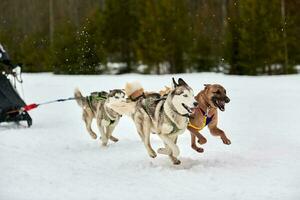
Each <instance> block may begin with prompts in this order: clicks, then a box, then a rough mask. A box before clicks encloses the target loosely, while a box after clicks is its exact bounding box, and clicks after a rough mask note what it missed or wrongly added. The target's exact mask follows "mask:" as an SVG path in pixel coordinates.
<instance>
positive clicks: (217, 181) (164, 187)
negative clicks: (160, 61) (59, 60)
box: [0, 73, 300, 200]
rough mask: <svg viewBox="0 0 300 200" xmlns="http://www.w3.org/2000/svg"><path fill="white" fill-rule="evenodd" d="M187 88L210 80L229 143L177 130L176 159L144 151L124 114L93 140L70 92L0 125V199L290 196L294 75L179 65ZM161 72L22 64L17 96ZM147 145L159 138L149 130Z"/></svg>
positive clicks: (299, 154)
mask: <svg viewBox="0 0 300 200" xmlns="http://www.w3.org/2000/svg"><path fill="white" fill-rule="evenodd" d="M174 76H175V77H182V78H184V79H185V80H186V82H187V83H189V84H190V85H191V86H192V87H193V88H194V91H195V93H196V92H198V91H199V90H201V89H202V88H203V84H204V83H220V84H222V85H224V86H225V88H226V89H227V92H228V95H229V97H230V98H231V102H230V103H229V104H228V105H227V106H226V111H225V112H224V113H220V116H219V126H220V128H222V129H223V130H224V131H225V132H226V133H227V135H228V137H229V138H230V139H231V142H232V144H231V145H230V146H226V145H224V144H223V143H222V142H221V140H220V139H219V138H215V137H213V136H211V135H210V134H209V133H208V131H207V129H204V131H202V133H203V134H204V135H205V137H206V138H207V139H208V143H207V144H205V145H203V147H204V149H205V152H204V153H203V154H199V153H197V152H195V151H194V150H192V149H191V148H190V136H189V133H188V132H187V131H186V132H185V133H184V134H183V135H181V136H180V137H179V141H178V143H179V147H180V150H181V154H180V159H181V161H182V164H181V165H179V166H174V165H172V163H171V162H170V160H169V159H168V157H166V156H164V155H158V157H157V158H155V159H152V158H150V157H148V155H147V153H146V150H145V148H144V146H143V144H142V143H141V141H140V139H139V137H138V134H137V133H136V129H135V128H134V124H133V122H132V121H131V119H129V118H128V117H126V116H124V117H123V118H122V119H121V121H120V124H119V125H118V127H117V128H116V130H115V132H114V135H115V136H116V137H118V138H119V139H120V141H119V142H118V143H110V144H109V146H108V147H102V146H101V145H100V143H99V140H97V141H95V140H92V139H91V138H90V136H89V135H88V133H87V132H86V130H85V127H84V124H83V122H82V120H81V109H80V108H79V107H78V106H77V104H76V103H75V102H73V101H70V102H64V103H56V104H51V105H47V106H41V107H39V108H38V109H36V110H33V111H32V112H31V116H32V118H33V126H32V127H31V128H22V127H17V126H16V125H12V124H2V125H1V126H0V136H1V140H0V177H1V179H0V199H1V200H2V199H3V200H40V199H43V200H48V199H49V200H50V199H51V200H53V199H56V200H60V199H61V200H66V199H72V200H81V199H85V200H96V199H101V200H110V199H122V200H123V199H124V200H132V199H143V200H144V199H145V200H148V199H149V200H153V199H174V200H177V199H189V200H193V199H197V200H198V199H199V200H200V199H205V200H207V199H223V200H225V199H229V200H235V199H236V200H250V199H251V200H252V199H255V200H261V199H272V200H274V199H278V200H282V199H285V200H288V199H295V200H297V199H300V191H299V186H300V170H299V169H300V148H299V147H300V133H299V128H298V126H299V116H298V115H299V111H300V110H299V102H300V93H299V91H300V75H289V76H272V77H266V76H263V77H247V76H243V77H241V76H228V75H222V74H214V73H201V74H180V75H174ZM171 77H172V76H171V75H161V76H154V75H152V76H150V75H147V76H146V75H137V74H129V75H119V76H117V75H110V76H109V75H105V76H62V75H60V76H58V75H52V74H48V73H46V74H24V77H23V78H24V91H25V95H26V101H27V103H33V102H35V103H41V102H44V101H48V100H53V99H57V98H64V97H70V96H72V95H73V90H74V88H75V87H79V88H80V89H81V90H82V92H83V93H84V94H89V93H90V92H92V91H100V90H108V89H112V88H123V87H124V85H125V83H126V82H128V81H136V80H139V81H140V82H141V84H142V85H143V86H144V88H145V90H148V91H158V90H160V89H161V88H163V87H164V86H165V85H170V84H171ZM94 130H97V129H96V126H94ZM151 140H152V144H153V147H154V149H157V148H158V147H161V146H162V142H161V141H160V139H159V138H158V137H157V136H156V135H152V137H151Z"/></svg>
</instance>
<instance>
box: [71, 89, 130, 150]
mask: <svg viewBox="0 0 300 200" xmlns="http://www.w3.org/2000/svg"><path fill="white" fill-rule="evenodd" d="M74 96H75V98H76V101H77V103H78V105H79V106H80V107H81V108H82V111H83V112H82V119H83V121H84V122H85V125H86V129H87V131H88V133H89V134H90V135H91V137H92V138H93V139H97V134H96V133H95V132H94V131H93V130H92V127H91V124H92V121H93V119H96V122H97V126H98V129H99V132H100V133H101V137H100V139H101V141H102V145H103V146H106V145H107V143H108V140H112V141H113V142H117V141H118V139H117V138H115V137H114V136H112V132H113V130H114V128H115V127H116V125H117V124H118V122H119V119H120V118H121V116H122V115H121V114H119V113H118V112H117V111H115V110H114V109H113V108H111V107H110V104H113V103H118V102H123V101H124V102H125V100H126V99H125V92H124V91H123V90H119V89H115V90H110V91H109V92H108V93H107V92H93V93H91V95H90V96H87V97H83V96H82V94H81V92H80V91H79V89H75V92H74Z"/></svg>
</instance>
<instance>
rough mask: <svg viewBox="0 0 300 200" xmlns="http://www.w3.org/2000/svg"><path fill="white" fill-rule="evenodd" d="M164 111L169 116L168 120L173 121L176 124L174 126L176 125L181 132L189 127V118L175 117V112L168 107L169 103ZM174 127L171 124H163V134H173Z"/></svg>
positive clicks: (165, 105)
mask: <svg viewBox="0 0 300 200" xmlns="http://www.w3.org/2000/svg"><path fill="white" fill-rule="evenodd" d="M164 111H165V113H166V115H167V116H168V118H169V119H170V120H172V123H174V125H176V127H177V128H178V129H179V130H182V129H185V128H186V126H187V118H185V117H182V116H178V117H176V116H174V111H172V109H171V108H170V106H169V105H168V103H165V104H164ZM174 125H173V126H172V125H170V124H169V123H163V125H162V133H171V132H172V131H173V129H174Z"/></svg>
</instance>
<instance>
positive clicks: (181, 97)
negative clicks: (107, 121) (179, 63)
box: [120, 78, 197, 164]
mask: <svg viewBox="0 0 300 200" xmlns="http://www.w3.org/2000/svg"><path fill="white" fill-rule="evenodd" d="M127 95H128V94H127ZM128 96H130V95H128ZM196 104H197V102H196V101H195V100H194V92H193V90H192V89H191V88H190V87H189V86H188V84H186V82H185V81H184V80H183V79H181V78H180V79H178V83H176V81H175V80H174V79H173V87H172V89H171V90H170V92H169V94H168V95H167V96H166V97H162V96H160V95H159V94H157V93H152V94H149V95H144V96H142V97H140V98H139V99H138V100H136V101H135V102H132V101H130V102H127V104H125V105H124V104H123V110H126V112H127V114H129V115H130V116H131V118H132V119H133V121H134V123H135V126H136V128H137V132H138V133H139V135H140V137H141V139H142V141H143V143H144V145H145V147H146V150H147V152H148V154H149V156H150V157H152V158H154V157H156V152H155V151H154V150H153V148H152V147H151V144H150V133H151V132H152V133H156V134H157V135H158V136H159V137H160V138H161V139H162V141H163V142H164V144H165V148H160V149H158V153H160V154H165V155H168V156H169V157H170V158H171V160H172V162H173V163H174V164H180V160H178V159H177V157H178V156H179V153H180V151H179V148H178V146H177V145H176V142H177V137H178V135H180V134H181V133H183V132H184V131H185V129H186V127H187V123H188V121H189V115H190V114H191V113H192V109H193V108H194V107H195V106H196ZM121 107H122V106H121V105H120V108H121ZM124 107H125V108H126V107H128V109H124ZM128 111H131V112H130V113H128Z"/></svg>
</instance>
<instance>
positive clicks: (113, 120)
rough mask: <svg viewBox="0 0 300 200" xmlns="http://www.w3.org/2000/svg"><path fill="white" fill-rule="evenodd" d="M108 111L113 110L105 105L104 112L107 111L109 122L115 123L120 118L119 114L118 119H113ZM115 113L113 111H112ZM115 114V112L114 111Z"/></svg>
mask: <svg viewBox="0 0 300 200" xmlns="http://www.w3.org/2000/svg"><path fill="white" fill-rule="evenodd" d="M107 109H110V110H112V109H111V108H107V107H106V106H105V105H104V111H105V115H106V116H107V117H108V119H109V121H110V124H112V123H114V122H115V121H116V119H117V118H118V116H119V114H118V113H117V117H112V116H111V115H110V113H109V110H107ZM112 111H113V110H112ZM113 112H115V111H113Z"/></svg>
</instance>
